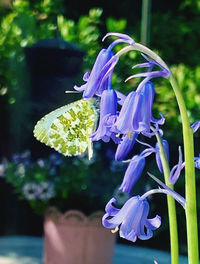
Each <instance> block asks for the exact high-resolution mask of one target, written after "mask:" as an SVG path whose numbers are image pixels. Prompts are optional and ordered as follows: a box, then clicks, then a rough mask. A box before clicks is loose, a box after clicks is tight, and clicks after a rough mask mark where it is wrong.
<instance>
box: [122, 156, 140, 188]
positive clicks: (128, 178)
mask: <svg viewBox="0 0 200 264" xmlns="http://www.w3.org/2000/svg"><path fill="white" fill-rule="evenodd" d="M144 166H145V158H141V157H140V156H138V155H136V156H134V158H133V159H132V160H131V161H130V163H129V165H128V168H127V170H126V172H125V175H124V179H123V181H122V184H121V186H120V187H119V190H121V191H123V192H127V193H130V192H131V190H132V188H133V187H134V185H135V184H136V182H137V181H138V179H139V178H140V176H141V174H142V171H143V169H144Z"/></svg>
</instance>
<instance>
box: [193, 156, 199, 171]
mask: <svg viewBox="0 0 200 264" xmlns="http://www.w3.org/2000/svg"><path fill="white" fill-rule="evenodd" d="M194 166H195V168H197V169H200V156H199V157H195V158H194Z"/></svg>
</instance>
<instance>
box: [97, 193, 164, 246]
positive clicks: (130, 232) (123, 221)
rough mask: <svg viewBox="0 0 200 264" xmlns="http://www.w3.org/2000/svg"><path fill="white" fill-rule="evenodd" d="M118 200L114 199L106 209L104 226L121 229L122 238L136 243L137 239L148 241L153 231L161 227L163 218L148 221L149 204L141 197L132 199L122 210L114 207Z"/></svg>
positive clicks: (158, 217)
mask: <svg viewBox="0 0 200 264" xmlns="http://www.w3.org/2000/svg"><path fill="white" fill-rule="evenodd" d="M116 202H117V201H116V199H115V198H112V199H111V200H110V201H109V202H108V204H107V205H106V208H105V211H106V213H105V215H104V216H103V219H102V223H103V226H104V227H106V228H109V229H115V230H118V229H119V235H120V237H122V238H125V239H127V240H130V241H132V242H135V241H136V240H137V238H139V239H141V240H147V239H149V238H151V237H152V236H153V232H152V231H153V230H155V229H157V228H159V227H160V225H161V217H160V216H158V215H156V217H154V218H152V219H148V218H147V217H148V214H149V204H148V202H147V200H146V199H141V198H140V196H139V195H138V196H134V197H132V198H130V199H129V200H128V201H127V202H126V203H125V204H124V205H123V207H122V208H121V209H118V208H116V207H115V206H114V204H116Z"/></svg>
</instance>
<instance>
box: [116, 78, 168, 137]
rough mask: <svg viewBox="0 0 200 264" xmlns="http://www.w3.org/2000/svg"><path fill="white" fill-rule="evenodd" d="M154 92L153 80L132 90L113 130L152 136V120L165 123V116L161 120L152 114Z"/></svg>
mask: <svg viewBox="0 0 200 264" xmlns="http://www.w3.org/2000/svg"><path fill="white" fill-rule="evenodd" d="M154 94H155V91H154V85H153V83H152V82H146V83H145V84H144V86H142V87H140V89H137V90H136V91H132V92H130V93H129V94H128V96H127V97H126V99H125V101H124V103H123V105H122V108H121V111H120V113H119V116H118V118H117V121H116V123H115V124H114V125H113V128H112V131H114V132H116V133H117V132H118V133H121V134H127V133H133V132H137V133H143V134H145V135H146V136H151V133H150V125H151V122H153V123H156V124H163V123H164V118H163V116H162V117H161V119H160V120H156V119H155V118H153V116H152V106H153V99H154Z"/></svg>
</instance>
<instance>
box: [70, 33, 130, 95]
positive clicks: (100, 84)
mask: <svg viewBox="0 0 200 264" xmlns="http://www.w3.org/2000/svg"><path fill="white" fill-rule="evenodd" d="M108 35H109V36H110V35H113V36H116V37H119V39H117V40H115V41H113V42H112V43H111V44H110V46H109V47H108V48H107V49H102V50H101V51H100V53H99V54H98V56H97V58H96V61H95V63H94V66H93V68H92V71H91V73H89V72H86V73H85V74H84V76H83V80H84V81H85V82H86V83H85V84H84V85H82V86H80V87H78V86H75V87H74V89H75V90H77V91H79V92H83V98H90V97H92V96H93V95H95V94H97V95H101V93H102V91H103V90H104V89H106V80H107V79H108V78H109V77H110V76H111V75H112V72H113V69H114V67H115V65H116V64H117V61H118V57H117V56H115V55H114V54H113V52H112V49H113V47H114V46H115V45H116V44H118V43H120V42H124V43H129V44H133V43H134V41H133V39H131V38H130V37H129V36H127V35H125V34H117V33H116V34H115V33H110V34H107V35H106V36H105V37H107V36H108ZM104 39H105V38H104Z"/></svg>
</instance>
